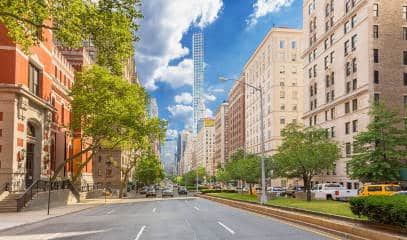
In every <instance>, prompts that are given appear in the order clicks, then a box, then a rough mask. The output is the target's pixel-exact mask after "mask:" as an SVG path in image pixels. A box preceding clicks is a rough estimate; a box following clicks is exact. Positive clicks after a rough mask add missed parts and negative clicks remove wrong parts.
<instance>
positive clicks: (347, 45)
mask: <svg viewBox="0 0 407 240" xmlns="http://www.w3.org/2000/svg"><path fill="white" fill-rule="evenodd" d="M344 51H345V56H346V55H348V53H349V40H348V41H346V42H345V46H344Z"/></svg>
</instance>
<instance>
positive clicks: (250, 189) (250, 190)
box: [249, 183, 253, 195]
mask: <svg viewBox="0 0 407 240" xmlns="http://www.w3.org/2000/svg"><path fill="white" fill-rule="evenodd" d="M249 194H250V195H253V190H252V184H251V183H249Z"/></svg>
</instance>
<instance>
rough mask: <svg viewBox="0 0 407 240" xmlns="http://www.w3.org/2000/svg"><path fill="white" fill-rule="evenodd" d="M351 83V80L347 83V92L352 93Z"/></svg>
mask: <svg viewBox="0 0 407 240" xmlns="http://www.w3.org/2000/svg"><path fill="white" fill-rule="evenodd" d="M350 85H351V82H347V83H346V93H350V90H351V87H350Z"/></svg>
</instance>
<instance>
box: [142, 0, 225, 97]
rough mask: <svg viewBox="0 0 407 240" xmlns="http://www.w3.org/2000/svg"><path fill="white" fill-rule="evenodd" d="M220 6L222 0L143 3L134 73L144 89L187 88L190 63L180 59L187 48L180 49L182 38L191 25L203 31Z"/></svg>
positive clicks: (165, 0) (186, 53)
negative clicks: (162, 84)
mask: <svg viewBox="0 0 407 240" xmlns="http://www.w3.org/2000/svg"><path fill="white" fill-rule="evenodd" d="M222 7H223V2H222V0H200V1H196V0H195V1H190V0H171V1H169V0H154V1H151V0H149V1H143V5H142V11H143V14H144V19H142V20H141V21H140V34H139V35H140V39H141V40H140V42H139V43H137V44H136V62H137V67H138V73H139V75H140V78H141V80H142V82H143V84H144V86H145V87H146V88H148V89H150V90H154V89H156V88H157V85H156V83H157V82H166V83H169V84H170V86H171V87H173V88H177V87H180V86H183V85H191V84H192V81H193V77H191V72H192V60H191V59H184V60H183V61H181V62H179V63H178V64H176V65H175V66H170V65H169V63H170V62H172V61H174V60H178V59H182V58H183V57H185V56H186V55H188V54H189V49H188V48H187V47H185V46H182V43H181V40H182V37H183V35H184V34H185V33H186V32H187V31H188V30H189V29H190V27H191V26H195V27H199V28H204V27H206V26H208V25H209V24H211V23H213V22H214V21H215V20H216V19H217V18H218V16H219V12H220V11H221V9H222Z"/></svg>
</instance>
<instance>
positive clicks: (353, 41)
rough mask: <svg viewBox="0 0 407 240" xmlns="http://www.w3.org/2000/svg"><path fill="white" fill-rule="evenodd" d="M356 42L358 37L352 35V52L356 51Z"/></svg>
mask: <svg viewBox="0 0 407 240" xmlns="http://www.w3.org/2000/svg"><path fill="white" fill-rule="evenodd" d="M357 41H358V35H353V36H352V51H355V50H356V43H357Z"/></svg>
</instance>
